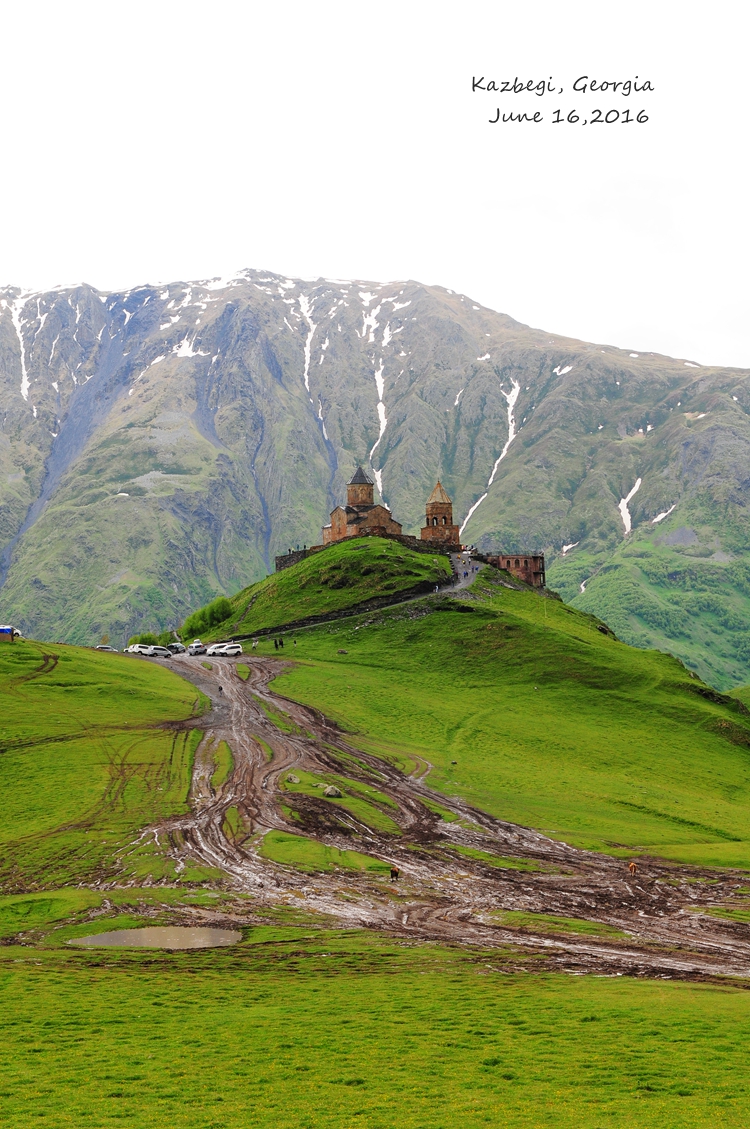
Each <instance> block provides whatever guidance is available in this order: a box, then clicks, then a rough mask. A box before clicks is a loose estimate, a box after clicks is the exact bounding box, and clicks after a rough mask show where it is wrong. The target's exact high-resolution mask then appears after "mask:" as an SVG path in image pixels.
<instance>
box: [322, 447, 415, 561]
mask: <svg viewBox="0 0 750 1129" xmlns="http://www.w3.org/2000/svg"><path fill="white" fill-rule="evenodd" d="M374 488H375V484H374V482H373V481H372V479H371V478H368V477H367V475H366V474H365V472H364V471H363V470H362V467H361V466H358V467H357V469H356V470H355V472H354V474H353V475H352V477H351V478H350V479H349V481H348V482H347V484H346V505H345V506H336V509H335V510H333V511H332V513H331V524H330V525H324V526H323V544H324V545H332V544H333V543H334V541H343V540H344V538H345V537H361V536H362V535H363V534H370V535H371V536H374V537H400V536H401V525H400V524H399V523H398V522H397V521H394V520H393V514H392V513H391V511H390V510H389V509H388V507H387V506H382V505H379V504H376V502H375V500H374V497H373V491H374Z"/></svg>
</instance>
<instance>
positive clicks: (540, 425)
mask: <svg viewBox="0 0 750 1129" xmlns="http://www.w3.org/2000/svg"><path fill="white" fill-rule="evenodd" d="M747 378H748V373H747V372H746V371H744V370H737V369H726V368H716V367H711V366H710V365H709V366H701V365H699V364H698V363H697V362H696V361H695V360H694V359H692V358H684V359H683V358H669V357H663V356H659V355H657V354H652V353H644V352H638V353H636V352H635V351H634V350H630V349H621V348H614V347H612V346H609V345H606V344H593V343H586V342H582V341H576V340H573V339H570V338H565V337H561V336H559V335H557V334H549V333H546V332H544V331H542V330H539V329H534V328H530V327H528V326H525V325H522V324H521V323H519V322H517V321H515V320H513V318H511V317H509V316H507V315H505V314H501V313H496V312H495V311H493V310H489V309H487V308H486V307H483V306H482V305H481V304H480V303H478V302H475V301H472V300H471V299H470V298H469V297H468V296H466V295H462V294H457V293H455V292H453V291H451V290H449V289H446V288H444V287H440V286H425V285H423V284H421V283H419V282H414V281H407V282H398V283H388V284H381V283H371V282H365V281H357V282H348V283H341V282H332V281H327V280H323V279H321V280H317V281H315V282H305V281H303V280H300V279H287V278H285V277H284V276H280V275H275V274H273V273H272V272H264V271H254V270H246V271H242V272H240V273H239V274H238V275H236V276H234V277H233V278H228V279H204V280H201V281H196V282H180V281H177V282H173V283H169V284H167V285H164V286H158V287H156V286H143V287H139V288H137V289H134V290H128V291H123V292H120V293H101V292H99V291H97V290H96V289H95V288H93V287H90V286H85V285H84V286H79V287H75V288H71V289H67V290H66V289H60V290H54V291H50V292H46V293H34V294H29V293H22V292H20V291H18V290H17V289H13V288H9V289H6V290H4V291H3V292H2V294H0V405H1V406H2V417H3V424H2V429H1V430H0V546H1V547H2V548H1V549H0V557H1V563H0V583H2V597H3V606H4V608H5V612H4V613H3V614H4V616H5V618H7V619H10V620H12V621H14V622H18V624H19V625H20V626H21V627H23V629H24V631H25V632H26V633H27V634H29V635H31V636H36V637H47V638H62V639H66V640H67V641H69V642H77V643H89V642H97V641H98V639H99V638H100V637H102V636H103V635H110V636H111V637H112V639H113V640H116V641H117V642H118V643H119V644H120V645H124V642H125V641H126V640H127V638H128V637H129V636H130V635H132V634H133V633H134V632H136V631H142V630H144V629H145V628H146V627H154V626H159V627H161V628H167V627H175V626H177V624H178V623H179V622H181V621H182V620H184V618H185V617H186V616H187V615H188V614H189V613H190V612H191V611H192V610H193V609H195V608H196V607H199V606H201V605H205V604H208V603H209V602H210V601H211V600H213V599H214V598H216V597H218V596H221V595H229V596H233V595H234V594H236V593H237V592H239V591H240V590H242V589H244V588H246V587H247V586H248V585H250V584H252V583H254V582H255V581H257V580H259V579H261V578H262V577H263V576H264V575H266V574H267V573H268V572H270V571H271V568H272V562H273V558H274V556H275V555H276V554H278V553H285V552H286V551H287V549H288V548H289V547H291V546H295V545H297V544H303V543H306V544H308V545H309V544H314V543H317V541H318V540H319V538H320V529H321V526H322V525H324V524H325V523H326V521H327V520H328V514H329V512H330V511H331V509H332V507H333V506H334V505H335V504H337V503H338V502H339V501H340V500H341V498H342V497H343V487H344V483H345V481H346V480H347V478H348V476H349V475H350V473H351V471H352V470H353V468H354V467H355V466H356V465H357V463H358V462H359V461H361V460H363V459H364V460H365V466H366V469H367V470H368V472H369V473H370V474H371V475H372V476H373V477H374V478H375V479H376V481H377V483H378V487H379V491H380V495H381V497H382V498H383V499H384V500H385V501H386V502H387V503H388V505H390V506H391V508H392V509H393V512H394V513H396V514H398V516H399V520H400V521H402V522H403V523H404V531H405V532H408V533H414V532H417V531H418V529H419V527H420V525H421V522H422V506H423V501H424V498H426V497H427V495H428V493H429V491H430V490H431V489H432V487H433V485H434V483H435V481H436V479H437V478H438V477H439V478H440V479H441V481H442V482H443V484H444V486H445V488H446V489H447V491H448V493H449V494H450V496H451V497H452V498H453V501H454V512H455V514H456V516H457V517H458V518H459V520H460V521H462V522H465V524H464V528H463V532H462V538H463V540H464V541H466V542H474V543H476V544H477V545H479V547H480V548H482V549H484V550H492V549H504V550H511V551H513V550H528V551H535V550H536V551H544V552H545V554H546V557H547V566H548V567H547V575H548V582H549V584H550V585H551V586H552V587H553V588H557V589H559V591H560V592H561V593H562V595H563V596H564V597H565V599H566V600H567V601H568V602H570V603H573V604H575V605H580V606H581V607H584V608H586V609H588V610H590V611H592V612H594V613H595V614H597V615H600V616H602V617H604V618H606V619H607V620H608V621H609V622H611V624H612V626H613V628H614V629H615V630H616V631H617V632H618V634H619V635H620V636H621V637H622V638H624V639H627V640H628V641H630V642H632V643H634V644H637V645H638V646H654V645H655V646H658V647H660V648H662V649H667V650H670V651H672V652H673V653H675V654H678V655H679V656H680V657H682V658H683V659H684V660H685V661H686V662H687V663H688V664H689V665H691V667H692V668H693V669H695V670H696V671H697V672H698V673H699V674H700V675H701V677H702V678H704V679H705V680H706V681H708V682H710V683H711V684H713V685H715V686H718V687H729V686H732V685H738V684H741V683H747V682H748V681H750V651H748V650H747V648H746V647H745V644H744V642H743V635H744V634H746V633H747V631H748V629H749V628H750V582H749V581H748V561H747V556H746V546H747V544H748V534H749V533H750V530H749V529H748V527H747V516H746V513H745V509H746V507H745V506H744V501H743V498H744V490H745V482H746V479H747V475H748V449H749V448H748V440H749V439H750V421H749V416H748V413H749V412H750V393H749V392H748V381H747ZM504 451H505V455H504V457H503V458H502V459H500V456H501V455H502V454H503V452H504ZM638 483H639V484H640V485H639V486H638V489H637V490H635V493H633V491H634V488H635V486H636V484H638ZM628 496H630V500H629V501H628V502H627V503H626V502H625V499H626V498H628ZM623 507H624V508H623ZM469 514H471V516H470V519H469V520H468V521H466V520H465V519H466V518H467V515H469ZM628 523H629V524H630V526H631V527H632V532H631V533H630V534H627V532H626V530H627V527H628ZM696 593H697V598H696V596H695V594H696Z"/></svg>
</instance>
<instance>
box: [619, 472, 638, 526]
mask: <svg viewBox="0 0 750 1129" xmlns="http://www.w3.org/2000/svg"><path fill="white" fill-rule="evenodd" d="M640 486H641V479H640V478H637V479H636V480H635V486H634V487H633V489H632V490H631V491H630V493H629V494H626V495H625V497H624V498H620V501H619V502H618V503H617V508H618V510H619V511H620V517H621V518H622V524H623V525H624V526H625V536H627V535H628V533H630V531H631V529H632V528H633V523H632V520H631V517H630V510H629V509H628V502H629V501H630V500H631V498H633V497H635V495H636V494H637V493H638V491H639V489H640Z"/></svg>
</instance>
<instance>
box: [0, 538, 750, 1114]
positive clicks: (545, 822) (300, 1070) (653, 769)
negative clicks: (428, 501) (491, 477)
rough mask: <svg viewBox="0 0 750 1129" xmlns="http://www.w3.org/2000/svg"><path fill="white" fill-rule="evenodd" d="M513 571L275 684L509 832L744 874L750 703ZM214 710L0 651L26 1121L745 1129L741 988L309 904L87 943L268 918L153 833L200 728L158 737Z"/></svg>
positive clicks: (42, 651)
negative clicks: (468, 939)
mask: <svg viewBox="0 0 750 1129" xmlns="http://www.w3.org/2000/svg"><path fill="white" fill-rule="evenodd" d="M399 552H400V550H399V549H398V548H393V549H388V550H386V549H384V548H382V546H381V545H380V544H379V543H377V542H375V541H371V542H368V543H367V545H366V546H365V548H364V550H362V551H360V549H358V548H357V545H356V544H355V543H352V544H348V545H347V546H342V549H341V553H342V555H341V556H340V557H337V556H336V555H335V554H334V556H333V557H331V558H329V560H332V561H333V563H334V564H336V563H338V564H339V565H340V566H341V567H340V568H338V569H336V568H329V566H328V565H325V560H324V558H325V554H323V555H321V557H319V558H317V559H316V558H311V559H310V560H308V561H305V562H303V563H302V564H300V565H298V566H296V567H295V568H293V569H290V570H288V571H287V572H284V573H281V574H279V575H278V577H271V578H269V581H266V582H262V583H261V584H259V585H256V586H255V589H254V591H256V592H257V593H258V598H257V599H256V600H255V602H254V603H253V605H252V608H251V609H248V611H247V619H246V620H245V622H247V621H249V622H252V623H253V629H254V628H256V627H257V625H258V623H260V622H268V623H271V624H273V622H274V617H278V618H279V619H280V620H284V621H287V622H288V621H289V619H295V618H299V612H300V608H301V607H304V608H305V609H307V614H314V613H313V612H312V611H310V609H312V608H315V609H316V610H317V609H321V610H325V609H326V608H327V607H333V606H335V607H340V606H352V604H355V603H358V602H360V600H361V599H362V598H364V596H363V593H367V594H368V595H377V594H379V592H380V591H381V589H380V588H379V587H378V581H377V577H378V576H380V577H381V579H382V577H383V576H384V575H386V576H387V582H388V583H389V584H391V583H393V582H394V581H396V583H398V578H397V576H396V573H395V572H390V571H387V570H389V569H390V567H391V564H393V563H394V562H393V561H392V559H391V557H390V555H389V554H391V553H394V554H398V553H399ZM380 554H382V557H383V559H382V561H381V559H380ZM368 560H369V561H371V562H372V563H375V564H378V565H381V566H382V569H383V570H386V571H385V572H384V571H377V570H376V572H375V573H374V574H373V573H372V572H365V571H364V569H365V568H366V567H368V566H367V565H366V564H365V565H363V563H362V562H367V561H368ZM419 561H420V562H421V564H422V567H423V568H425V569H429V567H430V566H431V567H432V568H433V569H440V568H442V567H443V558H439V559H438V563H437V564H434V563H432V559H431V558H430V557H429V556H420V557H419ZM402 563H403V562H402ZM410 567H411V562H410ZM413 567H414V569H417V568H418V565H417V563H416V562H414V565H413ZM315 569H317V570H318V571H317V573H315ZM400 575H401V582H402V583H405V582H406V580H412V581H413V580H415V579H416V577H414V576H412V577H411V578H409V577H406V576H404V575H403V572H402V573H401V574H400ZM426 575H429V572H428V573H427V574H426ZM331 577H333V579H334V580H337V579H340V578H345V579H346V580H347V583H346V584H344V585H342V586H341V587H333V586H332V584H331V583H323V580H324V579H326V578H331ZM300 578H303V579H305V578H306V580H307V583H306V584H303V583H301V582H300ZM270 582H274V584H273V585H272V584H271V583H270ZM503 582H504V577H503V574H501V573H497V572H495V571H494V570H491V569H487V570H486V571H485V572H483V573H482V574H481V576H480V578H479V579H478V581H477V582H476V583H475V585H474V586H473V589H472V590H471V591H470V592H468V593H466V595H465V596H464V597H462V599H461V600H460V601H458V602H454V601H453V600H450V599H446V598H444V597H427V598H426V599H425V600H423V601H420V602H414V603H408V604H403V605H401V606H399V607H395V608H391V609H386V610H383V611H381V612H378V613H375V614H372V613H370V614H369V615H368V616H366V617H352V618H351V619H347V620H342V621H340V622H335V623H331V624H326V625H321V626H318V627H314V628H309V629H305V630H302V631H297V632H295V638H296V639H297V648H296V651H295V658H296V659H298V660H299V662H298V663H297V664H296V665H295V666H294V667H293V668H292V669H290V670H289V671H288V673H286V674H284V675H283V676H282V677H280V678H279V679H277V680H276V683H275V688H277V689H280V690H281V691H282V692H284V693H286V694H288V695H290V696H292V697H296V698H299V699H301V700H305V701H308V702H311V703H313V704H315V705H316V706H318V707H319V708H321V709H323V710H324V711H325V712H326V713H328V714H329V715H330V716H332V717H334V718H336V719H337V720H338V721H339V722H341V723H342V724H344V725H346V726H347V727H348V728H349V729H350V730H351V731H352V740H353V742H355V743H360V744H361V745H362V746H363V747H365V748H367V749H368V750H370V751H373V752H376V753H379V754H380V755H381V756H384V757H386V758H389V759H391V760H395V761H396V762H398V763H400V764H401V765H402V766H403V767H404V768H405V769H407V770H408V769H409V767H410V766H411V765H412V764H413V763H414V761H415V760H416V759H417V758H426V759H428V760H429V761H430V762H431V763H432V764H433V766H434V768H433V770H432V772H431V773H430V775H429V778H428V779H429V782H430V783H431V784H433V785H435V786H436V787H437V788H440V789H442V790H443V791H445V792H447V793H454V794H461V795H464V796H466V797H467V798H469V799H470V800H471V801H472V802H474V803H476V804H478V805H479V806H480V807H483V808H485V809H487V810H489V811H492V812H494V813H496V814H498V815H501V816H504V817H506V818H509V819H517V820H520V821H521V822H524V823H527V824H531V825H533V826H537V827H542V828H545V829H547V830H549V831H550V832H551V833H552V834H554V835H555V836H558V837H560V838H565V839H567V840H569V841H571V842H576V843H582V844H585V845H587V846H591V847H595V848H598V849H601V850H605V851H610V852H613V853H615V854H617V853H618V852H619V851H623V852H624V851H625V850H626V848H627V852H628V854H630V853H633V849H634V848H635V850H636V851H637V850H638V848H642V849H647V850H651V851H654V852H658V853H660V854H664V855H668V856H671V857H675V858H679V859H685V860H688V861H693V862H710V863H717V864H722V863H723V864H739V865H744V866H747V867H750V815H749V814H748V812H749V811H750V806H749V805H748V799H750V716H748V714H747V712H746V711H745V709H744V707H743V705H742V704H741V702H740V701H739V700H731V699H724V698H723V697H722V696H720V695H718V694H716V693H715V692H713V691H712V690H710V688H708V687H707V686H705V685H704V684H703V683H701V682H700V680H699V679H697V678H696V677H695V676H693V675H691V674H690V672H688V671H686V670H685V669H684V667H682V666H681V665H680V664H679V663H678V662H677V661H676V660H674V659H673V658H671V657H670V656H668V655H665V654H659V653H656V652H648V651H639V650H635V649H633V648H631V647H628V646H626V645H624V644H622V643H619V642H617V641H616V640H615V639H614V638H613V637H612V636H611V635H610V634H607V633H606V632H604V631H602V630H600V628H601V626H602V625H601V624H599V623H598V621H597V620H595V619H594V618H593V617H591V616H588V615H586V614H584V613H582V612H580V611H577V610H575V609H572V608H570V607H567V606H565V605H564V604H562V603H561V602H560V601H558V600H554V599H551V598H547V597H543V596H540V595H539V594H538V593H535V592H531V591H521V590H515V589H510V588H507V587H504V586H503ZM264 586H265V587H264ZM407 586H408V585H407ZM391 590H394V589H391ZM345 600H348V601H349V604H348V605H346V604H343V605H342V603H341V602H340V601H345ZM243 607H246V605H242V604H240V603H238V604H235V605H234V607H233V614H236V615H238V614H239V612H240V611H242V610H243ZM256 608H258V609H259V610H258V611H256ZM251 614H256V615H257V616H258V617H259V618H258V619H257V620H252V619H251V618H250V617H251ZM260 650H261V653H266V654H267V653H269V651H270V652H273V645H272V642H271V641H270V640H263V641H262V642H261V644H260ZM340 651H345V652H346V653H344V654H340V653H339V652H340ZM742 696H743V692H742V691H739V692H738V695H737V698H741V697H742ZM204 705H205V703H204V702H202V701H201V699H200V696H199V695H198V694H197V692H196V691H195V690H194V689H193V688H192V687H191V686H189V685H188V684H187V683H185V682H183V681H182V680H180V679H179V678H177V677H176V675H175V674H173V673H172V672H171V671H169V670H167V669H164V668H162V667H159V666H157V665H155V664H150V663H145V662H141V661H139V660H138V659H135V658H132V657H129V656H124V655H109V654H103V653H97V652H94V651H89V650H83V649H80V648H76V647H66V646H61V645H57V644H54V645H52V644H36V643H23V642H21V643H17V644H14V645H13V646H5V647H3V648H1V649H0V795H2V798H3V820H2V825H1V826H0V942H2V943H0V1003H1V1004H2V1006H1V1007H0V1073H2V1077H3V1084H2V1087H0V1122H2V1124H3V1126H6V1125H7V1126H8V1127H9V1129H27V1126H28V1125H29V1124H30V1123H32V1122H33V1121H36V1120H42V1121H43V1122H44V1124H46V1125H48V1126H50V1127H51V1129H58V1127H59V1129H62V1126H64V1125H67V1124H70V1123H75V1124H81V1125H83V1124H90V1125H92V1126H93V1125H95V1126H97V1127H99V1126H101V1127H103V1129H104V1127H108V1126H114V1125H119V1124H122V1123H123V1119H124V1120H125V1121H126V1123H127V1124H128V1125H129V1126H133V1127H134V1129H151V1127H152V1126H153V1125H154V1124H164V1125H169V1126H174V1127H175V1129H193V1127H195V1129H197V1127H198V1126H200V1127H203V1126H209V1127H211V1126H215V1127H217V1129H218V1127H219V1126H221V1127H222V1129H246V1127H247V1126H249V1125H253V1126H257V1127H258V1129H298V1127H310V1129H318V1127H320V1129H323V1127H326V1129H349V1127H350V1126H351V1125H357V1126H361V1127H362V1129H389V1127H390V1126H391V1124H392V1122H393V1115H392V1111H393V1109H394V1108H395V1105H396V1103H397V1104H398V1108H399V1111H400V1112H399V1121H400V1122H401V1123H403V1125H404V1127H405V1129H453V1126H455V1125H458V1124H460V1125H462V1126H466V1129H482V1127H483V1126H485V1125H487V1124H493V1123H494V1122H495V1121H497V1117H498V1111H500V1110H501V1111H502V1123H503V1124H504V1125H507V1126H508V1127H509V1129H536V1127H538V1126H540V1125H544V1126H547V1125H548V1126H550V1127H554V1129H600V1127H601V1126H603V1125H604V1124H607V1125H612V1126H622V1127H625V1126H638V1127H639V1129H703V1127H704V1126H705V1125H707V1124H716V1125H722V1126H726V1127H727V1129H743V1127H744V1126H745V1125H747V1123H748V1116H749V1113H750V1091H749V1090H748V1087H747V1085H746V1083H745V1081H744V1074H743V1069H744V1056H745V1047H746V1043H747V1038H748V1033H750V998H749V997H748V993H747V992H746V991H744V990H743V989H742V988H741V987H735V986H734V985H731V984H727V983H724V984H711V985H698V984H668V983H663V982H658V983H655V982H646V981H642V980H638V979H634V978H630V977H623V978H615V977H601V976H585V977H583V976H575V977H573V976H565V975H550V974H547V975H544V974H540V973H539V967H540V963H541V962H543V961H544V959H545V957H544V955H543V954H540V953H536V952H529V953H519V952H515V951H513V950H511V949H510V948H508V949H505V950H503V949H493V950H492V951H489V952H488V951H482V950H480V949H474V948H471V949H467V950H465V951H464V950H461V949H459V948H458V947H452V948H443V947H441V946H438V945H424V944H418V943H415V942H413V941H411V940H409V941H407V942H404V941H403V940H400V941H394V940H393V939H391V938H389V937H387V936H384V935H382V934H375V933H368V932H366V931H364V930H354V929H352V930H346V931H342V930H338V929H330V928H327V927H326V922H325V920H321V917H322V915H317V916H316V915H313V914H311V913H306V912H305V903H304V902H303V901H301V902H300V907H299V909H296V908H295V909H292V908H290V907H289V906H279V907H277V911H278V912H277V918H276V919H277V920H278V925H270V924H269V925H261V926H257V927H252V926H248V927H245V928H243V930H242V933H243V938H242V941H241V942H240V943H239V944H237V945H235V946H233V947H231V948H228V949H216V950H197V951H194V952H182V953H169V952H156V951H151V950H144V951H138V950H119V951H118V950H107V951H103V950H96V949H92V950H83V949H76V950H73V949H70V948H67V947H66V944H65V942H66V941H67V940H69V939H71V938H72V937H75V936H79V935H81V934H82V933H93V932H100V931H101V930H102V929H103V928H106V929H111V928H118V927H120V928H127V927H129V926H136V925H142V924H143V923H144V918H145V916H146V915H147V916H148V923H149V924H162V923H167V922H170V921H174V920H181V919H180V918H179V917H176V913H177V911H178V909H179V907H180V906H184V905H186V904H190V905H193V906H196V905H197V906H198V907H200V908H201V909H208V908H210V911H211V913H214V914H216V915H221V914H222V912H224V911H226V913H227V915H231V914H232V913H233V912H235V911H236V910H237V907H238V906H239V905H240V904H242V905H243V906H245V907H246V906H247V905H248V904H250V905H251V904H252V892H250V893H248V892H246V891H237V890H234V889H228V888H227V887H226V886H225V884H224V883H223V882H222V876H221V874H219V873H218V872H213V873H212V872H208V871H205V870H204V871H198V868H195V870H194V871H192V872H191V871H189V869H188V868H186V870H185V871H183V872H182V873H181V874H179V875H178V874H176V873H175V871H174V869H170V864H169V862H168V860H166V859H165V858H164V857H163V855H161V854H160V853H159V851H158V849H156V847H155V846H154V845H153V844H152V845H143V846H141V847H139V848H137V849H136V850H133V848H132V844H133V842H134V841H136V840H137V839H138V835H139V831H140V830H141V829H142V828H144V827H145V826H147V825H148V824H149V823H151V822H153V821H154V820H156V819H163V818H164V817H165V816H168V815H171V814H176V813H179V812H182V811H184V810H185V806H186V803H187V796H188V787H189V780H190V773H191V768H192V753H193V750H194V748H195V740H196V737H195V735H194V736H193V737H192V738H190V737H188V735H187V734H186V733H185V732H184V731H183V730H182V729H180V727H179V725H175V726H172V727H170V726H169V725H168V724H166V725H165V723H169V722H179V720H180V719H183V718H187V717H189V716H190V715H191V714H194V713H197V712H200V710H201V709H202V708H203V706H204ZM193 734H195V731H193ZM216 771H217V773H218V772H219V771H220V766H219V765H218V764H217V770H216ZM221 771H222V772H225V771H228V769H227V768H226V765H225V766H224V768H222V769H221ZM306 786H307V781H306V778H302V779H301V780H300V783H299V785H298V786H297V785H295V787H299V788H300V789H302V790H303V789H304V788H305V787H306ZM279 836H280V837H281V838H282V839H284V840H285V845H286V848H287V849H288V850H289V851H291V850H292V849H293V847H294V844H293V843H292V844H290V843H289V840H291V839H292V836H285V835H284V833H281V832H279V833H277V838H278V837H279ZM286 861H290V859H289V858H287V860H286ZM291 862H292V863H293V862H294V860H293V859H291ZM317 880H318V879H315V881H317ZM198 884H200V888H197V885H198ZM273 912H274V911H271V912H270V916H271V919H272V920H274V919H273V917H272V914H273ZM94 913H96V914H97V915H98V916H96V917H94V916H93V914H94ZM519 971H522V975H518V973H519ZM248 1063H250V1064H251V1066H250V1067H249V1066H248ZM204 1065H207V1066H208V1069H205V1070H204V1069H203V1066H204Z"/></svg>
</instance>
